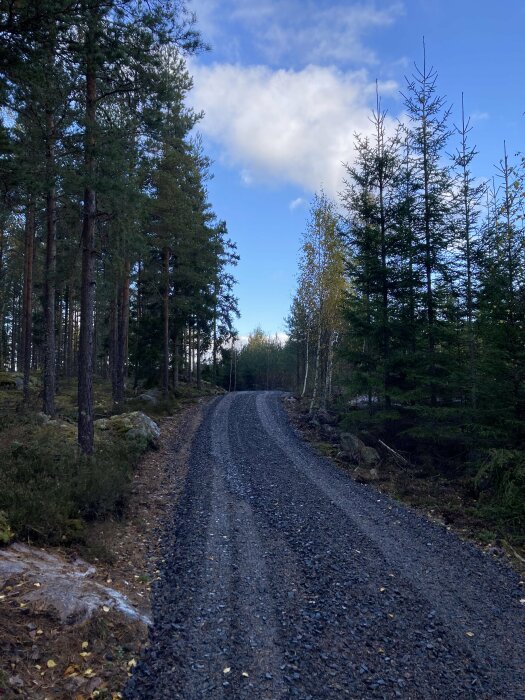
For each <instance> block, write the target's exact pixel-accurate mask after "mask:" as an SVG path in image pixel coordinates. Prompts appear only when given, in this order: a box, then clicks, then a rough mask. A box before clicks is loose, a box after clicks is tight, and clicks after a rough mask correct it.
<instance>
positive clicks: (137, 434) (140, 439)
mask: <svg viewBox="0 0 525 700" xmlns="http://www.w3.org/2000/svg"><path fill="white" fill-rule="evenodd" d="M95 428H97V429H98V430H113V431H114V432H115V433H120V434H121V435H122V434H123V435H124V436H125V437H126V440H128V439H129V440H131V441H135V442H137V443H138V444H139V445H140V447H141V449H146V447H155V448H157V447H158V446H159V439H160V428H159V426H158V425H157V424H156V423H155V421H154V420H152V419H151V418H150V417H149V416H147V415H146V414H145V413H142V411H132V412H131V413H120V414H118V415H116V416H111V418H101V419H100V420H97V421H95Z"/></svg>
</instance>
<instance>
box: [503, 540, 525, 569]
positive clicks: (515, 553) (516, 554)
mask: <svg viewBox="0 0 525 700" xmlns="http://www.w3.org/2000/svg"><path fill="white" fill-rule="evenodd" d="M504 542H505V544H506V545H507V547H508V548H509V549H510V551H511V552H512V553H513V554H514V556H515V557H516V559H519V560H520V561H521V562H522V564H525V559H524V558H523V557H522V556H521V555H520V554H518V552H517V551H516V550H515V549H514V547H513V546H512V545H511V544H510V543H509V542H507V540H505V541H504Z"/></svg>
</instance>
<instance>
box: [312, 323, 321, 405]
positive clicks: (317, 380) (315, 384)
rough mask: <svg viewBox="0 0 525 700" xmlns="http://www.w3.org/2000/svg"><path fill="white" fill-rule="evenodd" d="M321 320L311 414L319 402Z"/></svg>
mask: <svg viewBox="0 0 525 700" xmlns="http://www.w3.org/2000/svg"><path fill="white" fill-rule="evenodd" d="M321 334H322V333H321V319H319V329H318V332H317V347H316V351H315V373H314V386H313V390H312V399H311V401H310V413H312V412H313V410H314V406H315V402H316V401H317V392H318V390H319V366H320V364H321Z"/></svg>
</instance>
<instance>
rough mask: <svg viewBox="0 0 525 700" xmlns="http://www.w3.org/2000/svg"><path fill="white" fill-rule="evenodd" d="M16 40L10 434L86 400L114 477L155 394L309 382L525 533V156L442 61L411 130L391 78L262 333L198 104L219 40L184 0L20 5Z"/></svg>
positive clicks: (312, 222) (10, 128)
mask: <svg viewBox="0 0 525 700" xmlns="http://www.w3.org/2000/svg"><path fill="white" fill-rule="evenodd" d="M0 37H1V40H2V41H1V49H0V66H1V71H0V105H1V111H0V116H1V121H0V187H1V196H0V390H1V391H2V397H5V400H4V398H3V399H2V416H3V417H5V424H4V426H3V427H4V440H5V445H6V446H8V448H9V449H10V450H11V449H12V445H13V444H15V452H16V450H18V449H19V448H17V447H16V444H18V443H17V441H16V440H15V441H14V442H13V434H11V433H10V432H9V430H10V429H11V428H12V427H13V425H15V424H16V425H17V426H18V428H16V429H19V427H20V422H22V423H24V421H25V424H27V428H26V430H27V432H28V433H29V432H31V435H32V438H31V439H33V440H38V435H39V432H38V431H39V430H40V431H42V430H43V426H41V425H39V426H36V427H35V425H34V421H35V420H37V418H35V415H37V416H41V417H40V418H38V420H40V421H42V420H47V419H46V418H45V417H46V416H47V418H50V419H52V420H54V419H55V418H57V417H60V418H67V420H68V421H69V422H70V423H72V422H73V421H75V422H76V434H75V440H76V442H77V443H78V446H79V448H80V450H79V452H78V453H75V456H74V457H72V456H71V455H72V454H73V453H72V452H70V453H68V456H66V457H65V458H64V460H65V461H64V464H66V463H67V462H68V461H69V460H70V459H74V460H76V461H78V462H79V463H83V462H82V460H84V459H87V460H88V461H87V462H85V464H86V465H88V466H86V467H85V469H86V470H87V471H88V472H89V473H90V474H95V473H96V471H97V469H96V467H95V466H94V465H96V463H97V450H98V452H99V457H98V460H99V462H100V461H101V455H102V454H103V452H104V450H106V457H105V459H106V461H107V459H108V454H107V450H108V449H110V448H109V447H108V446H107V445H105V446H104V447H102V446H101V445H100V444H99V445H98V447H97V437H96V435H97V433H96V431H95V427H94V426H95V421H96V420H97V419H100V418H104V417H105V416H107V415H111V414H118V413H122V412H124V411H125V410H127V409H126V406H128V407H132V408H133V407H134V405H132V404H133V401H134V400H136V399H137V397H139V396H140V395H143V396H144V392H145V391H148V390H152V391H154V392H155V391H157V392H158V395H157V396H156V398H154V399H153V400H154V401H155V402H158V401H159V396H160V397H161V400H162V402H163V403H162V406H163V409H162V410H165V411H168V412H169V410H170V406H171V403H170V402H173V401H174V400H176V397H177V395H180V394H181V392H184V391H186V390H187V389H188V388H190V387H192V386H195V389H196V390H197V391H201V390H202V389H203V385H204V386H205V387H206V388H207V390H211V388H212V387H221V389H222V390H226V391H235V390H245V389H248V390H253V389H281V390H288V391H293V392H294V393H295V394H296V395H297V396H298V397H300V398H301V399H302V402H303V404H304V405H305V406H306V407H307V410H308V413H309V415H310V416H311V417H312V418H313V419H314V420H315V416H316V414H317V413H318V412H319V411H325V410H326V409H328V410H329V411H331V412H333V413H334V415H336V416H337V420H338V421H339V422H340V424H341V425H342V426H344V427H346V428H347V429H348V430H352V431H356V432H357V433H358V434H360V433H363V434H368V435H372V436H373V440H377V439H381V440H383V441H384V442H385V443H387V444H388V445H391V446H392V448H393V449H395V450H397V451H398V452H399V454H402V455H405V457H406V458H407V459H409V460H412V461H413V462H414V464H417V465H419V466H420V467H421V468H423V469H427V470H429V472H428V473H429V474H432V473H434V470H438V472H439V473H447V474H455V475H459V476H460V477H461V478H463V477H465V479H466V481H467V482H468V484H469V488H470V489H471V490H472V492H473V493H475V494H476V495H477V496H480V502H482V503H484V506H483V507H484V508H485V512H486V514H487V517H489V518H492V519H493V520H494V522H495V523H499V524H503V525H504V527H505V528H506V529H508V530H511V531H513V532H516V533H518V532H520V531H522V530H523V518H524V507H525V506H524V504H525V497H524V496H525V452H524V451H523V440H524V434H525V371H524V370H525V365H524V361H525V357H524V340H525V337H524V333H525V304H524V294H525V251H524V207H525V159H524V157H523V156H522V155H521V154H520V153H516V152H515V150H514V149H513V147H512V146H509V145H507V144H506V143H505V141H504V138H503V137H502V150H501V159H500V161H499V163H498V164H497V165H496V167H495V170H494V173H493V175H492V177H490V178H489V179H488V180H487V179H483V178H481V177H480V176H479V174H478V173H477V171H476V156H477V149H476V147H475V139H474V137H475V132H474V131H473V128H472V125H471V122H470V119H469V117H468V113H467V111H466V109H465V108H464V104H463V97H462V99H461V104H460V108H459V110H458V109H456V110H455V111H454V112H453V111H452V109H451V107H450V106H449V104H448V102H447V100H446V99H445V98H444V97H443V96H442V93H441V91H440V86H439V84H438V76H437V72H436V71H435V70H434V68H433V67H430V65H429V63H428V62H427V59H426V56H423V60H422V63H421V65H420V66H419V67H418V66H416V68H415V70H414V73H413V74H412V75H409V76H408V77H407V78H406V83H405V86H404V90H403V93H402V100H403V102H404V117H403V119H402V120H401V121H400V122H399V124H398V125H397V127H396V128H392V126H391V124H392V120H391V119H390V118H389V116H388V115H387V112H386V110H385V109H384V108H383V106H382V102H381V96H380V90H379V88H377V99H376V105H375V108H374V110H373V111H372V113H371V115H370V123H371V128H370V129H369V130H368V132H367V133H366V134H359V133H358V134H355V152H354V154H348V162H349V164H348V165H346V166H344V172H343V173H342V176H343V177H344V185H343V187H342V191H341V193H340V197H339V199H338V201H332V200H331V199H330V198H329V197H328V196H327V195H326V194H325V193H324V192H320V193H319V194H317V195H316V196H315V198H314V200H313V203H312V207H311V212H310V218H309V220H308V222H307V224H306V228H305V232H304V236H303V241H302V246H301V250H300V254H299V268H298V277H297V289H296V293H295V296H294V298H293V301H292V305H291V309H290V314H289V317H288V319H287V320H286V323H287V340H286V342H281V341H280V340H279V339H278V337H277V336H276V337H273V338H272V337H270V336H266V335H265V334H264V332H263V331H262V330H261V329H260V328H256V329H255V330H254V331H253V333H252V334H251V335H250V337H249V338H248V341H247V342H246V343H244V344H242V345H241V344H240V343H239V341H236V337H237V334H236V330H235V320H236V318H237V317H238V315H239V312H238V304H237V299H236V297H235V279H234V276H233V274H232V270H233V268H234V267H235V265H236V263H237V262H238V259H239V258H238V254H237V250H236V245H235V243H234V242H232V241H231V240H230V238H229V235H228V229H227V224H226V222H224V221H222V220H220V219H219V218H218V217H217V216H216V215H215V213H214V211H213V208H212V205H211V203H210V202H209V199H208V192H207V182H208V180H209V178H210V177H211V170H210V168H211V163H210V160H209V158H208V157H207V155H206V154H205V153H204V150H203V147H202V143H201V140H200V138H199V136H198V124H199V120H200V119H201V117H202V115H201V114H199V113H196V112H195V111H194V110H192V109H191V108H190V107H188V106H187V97H188V94H189V92H190V91H191V89H192V78H191V75H190V73H189V72H188V68H187V58H188V57H189V56H191V55H193V54H196V53H198V52H201V51H205V50H206V49H207V46H206V45H205V43H204V41H203V39H202V37H201V35H200V33H199V31H198V29H197V27H196V19H195V17H194V16H193V15H192V14H191V13H190V12H189V11H188V10H187V8H186V6H185V4H184V3H183V2H174V3H173V2H172V3H169V4H166V3H163V2H160V0H159V1H158V2H149V3H140V2H132V1H131V0H90V2H84V1H83V0H42V1H41V2H38V3H33V2H20V3H9V2H8V3H2V5H1V12H0ZM16 388H18V389H19V390H20V391H19V392H18V393H16V392H14V391H13V390H14V389H16ZM97 392H98V394H97ZM15 395H16V397H18V396H19V395H20V396H21V400H20V401H18V400H17V401H13V396H15ZM145 396H146V399H145V400H148V401H149V400H151V395H147V394H146V395H145ZM130 402H131V403H130ZM139 403H140V402H139ZM137 406H138V404H136V406H135V407H137ZM157 408H158V407H157ZM38 410H40V411H41V414H37V413H36V411H38ZM42 416H43V417H44V418H42ZM54 422H56V421H54ZM70 428H71V425H70V426H69V428H68V430H69V433H68V434H70V435H72V431H71V430H70ZM16 429H14V428H13V430H15V434H16ZM47 433H49V429H47ZM59 434H60V433H59ZM17 439H18V438H17ZM31 439H29V438H27V435H26V436H25V437H24V438H23V439H21V442H22V444H24V445H25V447H24V449H26V448H27V441H28V440H29V442H31ZM57 439H60V438H57ZM70 447H71V446H70ZM6 449H7V447H6ZM35 449H36V448H35ZM39 449H40V448H39ZM50 449H51V448H50ZM71 449H73V448H72V447H71ZM37 452H38V451H37ZM17 454H18V453H17ZM35 454H36V453H35ZM126 455H127V456H126ZM126 455H124V457H122V455H119V456H116V457H115V459H116V462H117V463H120V461H121V460H122V459H124V461H126V460H127V459H128V458H130V457H129V455H128V454H127V453H126ZM12 456H13V461H12V463H13V464H14V463H16V461H17V460H18V459H20V460H22V462H23V461H24V460H23V459H22V457H20V455H18V456H16V455H15V453H13V454H12ZM15 457H16V459H15ZM24 459H25V460H26V462H27V456H26V457H25V458H24ZM50 459H51V457H50ZM130 459H131V458H130ZM35 460H36V461H37V462H39V463H41V461H42V455H41V454H40V452H38V457H35ZM29 461H31V460H29ZM51 461H52V459H51ZM64 468H65V466H64ZM99 468H101V467H100V464H99ZM31 474H33V472H31ZM3 478H4V479H7V483H6V484H4V492H5V493H7V492H8V491H9V489H11V491H10V493H12V485H11V486H9V484H10V483H11V482H10V481H9V478H11V477H9V475H7V476H6V475H5V474H4V477H3ZM12 478H13V479H14V480H15V481H16V480H17V479H18V480H20V476H19V475H18V476H12ZM31 478H33V477H31ZM93 481H96V479H93ZM72 488H73V487H72ZM24 498H25V496H24V493H21V495H20V497H19V503H20V504H21V503H22V502H23V501H24ZM71 498H72V499H73V501H74V502H75V503H77V505H78V502H79V501H80V500H81V498H84V496H82V497H81V496H79V495H78V494H73V495H71ZM104 498H105V496H104ZM95 500H96V498H95ZM102 500H104V499H102ZM4 501H5V499H4ZM6 507H7V504H6V502H2V501H1V499H0V509H1V508H4V509H5V508H6ZM20 507H21V509H22V511H23V513H25V515H24V514H19V515H18V516H17V515H15V516H14V520H15V521H20V522H21V523H22V522H23V521H24V518H26V517H27V513H26V510H27V509H26V508H25V507H22V506H20ZM68 508H69V511H72V512H74V511H75V508H74V507H73V508H71V504H69V505H67V506H64V518H65V519H66V520H67V517H66V512H69V511H68ZM15 510H16V509H15ZM37 510H38V509H37ZM44 510H45V509H44ZM37 530H38V528H37Z"/></svg>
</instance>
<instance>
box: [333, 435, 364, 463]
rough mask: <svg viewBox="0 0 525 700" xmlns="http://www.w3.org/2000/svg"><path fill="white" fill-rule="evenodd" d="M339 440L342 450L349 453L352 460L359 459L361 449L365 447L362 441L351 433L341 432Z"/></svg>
mask: <svg viewBox="0 0 525 700" xmlns="http://www.w3.org/2000/svg"><path fill="white" fill-rule="evenodd" d="M339 442H340V443H341V448H342V450H343V452H346V453H347V454H349V455H350V456H351V458H352V460H355V461H356V462H357V461H359V459H360V455H361V451H362V450H363V449H364V448H365V444H364V442H362V441H361V440H360V439H359V438H358V437H357V436H356V435H353V434H352V433H341V436H340V438H339Z"/></svg>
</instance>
